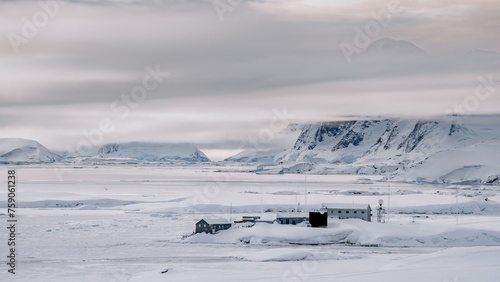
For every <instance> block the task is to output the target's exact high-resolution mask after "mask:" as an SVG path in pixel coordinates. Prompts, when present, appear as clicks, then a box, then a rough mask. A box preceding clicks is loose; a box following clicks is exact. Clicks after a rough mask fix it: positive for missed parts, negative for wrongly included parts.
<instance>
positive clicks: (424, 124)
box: [398, 121, 438, 153]
mask: <svg viewBox="0 0 500 282" xmlns="http://www.w3.org/2000/svg"><path fill="white" fill-rule="evenodd" d="M437 125H438V122H435V121H419V122H417V124H415V127H414V128H413V131H412V132H411V133H410V135H408V137H407V138H406V139H405V140H404V141H403V142H401V144H399V146H398V149H401V148H403V149H404V152H405V153H410V152H412V151H413V150H415V148H417V146H418V145H419V144H420V142H421V141H422V140H423V139H424V137H425V136H426V135H427V134H429V133H430V132H431V131H432V130H433V129H434V127H436V126H437Z"/></svg>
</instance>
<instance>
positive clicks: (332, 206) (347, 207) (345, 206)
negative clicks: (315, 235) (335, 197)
mask: <svg viewBox="0 0 500 282" xmlns="http://www.w3.org/2000/svg"><path fill="white" fill-rule="evenodd" d="M323 207H326V208H329V209H342V210H366V209H368V208H370V209H371V207H370V205H369V204H342V203H340V204H339V203H323Z"/></svg>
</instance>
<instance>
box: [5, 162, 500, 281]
mask: <svg viewBox="0 0 500 282" xmlns="http://www.w3.org/2000/svg"><path fill="white" fill-rule="evenodd" d="M219 169H220V168H214V167H210V166H207V167H202V166H199V167H169V168H165V167H163V168H151V167H149V168H148V167H98V168H97V167H96V168H94V167H83V168H55V167H19V168H18V185H19V188H18V197H17V198H18V201H19V202H20V203H19V204H20V206H21V208H20V209H18V215H19V222H18V236H17V240H18V254H17V256H18V265H17V272H18V274H16V276H15V277H14V276H12V275H7V274H8V273H7V267H6V265H5V264H4V263H2V264H1V267H0V280H1V281H422V280H424V281H429V282H431V281H439V282H444V281H450V282H452V281H453V282H455V281H460V282H461V281H498V276H499V274H500V260H498V257H499V256H500V239H499V238H500V224H499V223H500V187H498V186H467V185H462V186H447V185H414V184H395V183H393V184H388V183H385V182H379V181H378V180H379V179H380V177H370V176H363V179H359V176H350V175H342V176H334V175H308V176H307V191H308V194H307V197H305V189H304V187H305V182H304V180H305V176H304V175H256V174H250V173H235V172H215V170H219ZM239 169H241V168H239ZM6 170H7V168H6V167H2V168H0V173H1V174H2V175H6V172H5V171H6ZM227 170H228V171H229V170H230V168H227ZM4 181H5V180H4ZM3 186H5V185H3ZM457 195H458V197H457ZM381 198H382V199H384V200H385V202H386V203H387V204H389V203H390V207H389V205H387V208H388V209H389V210H390V215H389V218H388V222H387V223H385V224H380V223H375V222H373V223H367V222H362V221H357V220H345V221H340V220H332V222H331V225H330V228H326V229H311V228H307V227H302V226H281V225H267V224H258V225H257V226H255V227H252V228H232V229H230V230H227V231H222V232H220V233H219V234H217V235H195V236H192V237H188V238H186V239H184V240H183V239H182V237H183V236H184V235H187V234H190V233H192V232H193V229H194V224H195V223H196V221H197V220H199V219H201V218H203V217H207V216H218V217H222V218H226V219H229V218H230V217H231V216H232V218H233V219H237V218H240V217H241V216H242V215H261V214H262V215H263V216H264V217H266V218H269V217H272V216H273V215H274V214H275V212H276V211H290V210H292V209H294V208H295V207H296V204H297V202H300V203H301V205H300V206H301V209H313V208H319V207H320V206H321V203H325V202H328V203H335V202H338V203H356V204H365V203H367V204H370V205H371V206H372V208H375V207H376V205H377V202H378V200H379V199H381ZM5 199H6V189H3V190H0V200H1V201H0V221H2V222H6V216H5V215H4V213H5V212H6V209H5V206H6V202H5ZM486 200H487V201H486ZM306 202H307V204H305V203H306ZM271 210H272V212H271ZM230 211H232V214H230ZM266 211H267V212H266ZM417 216H418V217H417ZM6 240H7V234H6V232H0V241H2V242H6ZM0 246H3V247H0V256H1V257H6V254H7V247H6V244H5V243H1V244H0ZM162 272H163V273H162ZM4 279H5V280H4ZM6 279H8V280H6Z"/></svg>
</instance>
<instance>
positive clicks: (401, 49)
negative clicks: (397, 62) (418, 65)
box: [365, 38, 427, 56]
mask: <svg viewBox="0 0 500 282" xmlns="http://www.w3.org/2000/svg"><path fill="white" fill-rule="evenodd" d="M365 53H366V54H374V55H413V56H426V55H427V53H426V52H425V51H424V50H422V49H420V48H418V47H417V46H415V44H413V43H411V42H409V41H404V40H394V39H392V38H381V39H378V40H375V41H373V42H372V43H371V44H370V45H368V47H367V48H366V49H365Z"/></svg>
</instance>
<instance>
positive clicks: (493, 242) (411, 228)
mask: <svg viewBox="0 0 500 282" xmlns="http://www.w3.org/2000/svg"><path fill="white" fill-rule="evenodd" d="M186 241H187V242H190V243H227V244H235V243H245V244H266V245H280V244H354V245H377V246H384V247H457V246H460V247H463V246H499V245H500V232H497V231H492V230H482V229H474V228H464V227H450V226H443V225H439V224H430V223H425V224H421V223H406V224H396V223H385V224H380V223H375V222H365V221H362V220H359V219H349V220H338V219H335V220H332V219H331V220H330V222H329V228H310V227H305V226H293V225H281V224H277V223H276V224H266V223H258V224H256V225H255V226H253V227H242V226H234V227H232V228H230V229H229V230H224V231H219V232H218V233H217V234H215V235H212V234H196V235H193V236H192V237H189V238H187V239H186Z"/></svg>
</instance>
